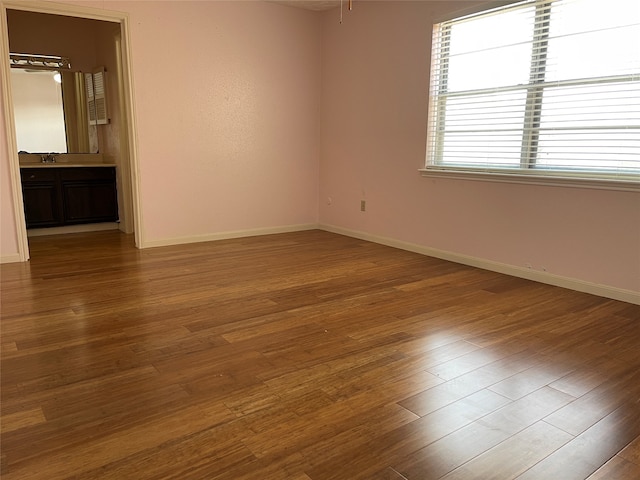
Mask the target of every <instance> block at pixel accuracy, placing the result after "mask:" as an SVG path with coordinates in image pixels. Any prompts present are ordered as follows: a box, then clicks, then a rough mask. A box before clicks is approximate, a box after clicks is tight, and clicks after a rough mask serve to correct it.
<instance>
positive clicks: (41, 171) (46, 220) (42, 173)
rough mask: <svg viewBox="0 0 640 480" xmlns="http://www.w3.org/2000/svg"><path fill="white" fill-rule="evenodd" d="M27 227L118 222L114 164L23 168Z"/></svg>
mask: <svg viewBox="0 0 640 480" xmlns="http://www.w3.org/2000/svg"><path fill="white" fill-rule="evenodd" d="M21 176H22V192H23V198H24V210H25V219H26V223H27V228H36V227H37V228H42V227H55V226H62V225H77V224H82V223H97V222H115V221H117V220H118V200H117V198H118V196H117V189H116V170H115V167H58V168H56V167H44V168H23V169H21Z"/></svg>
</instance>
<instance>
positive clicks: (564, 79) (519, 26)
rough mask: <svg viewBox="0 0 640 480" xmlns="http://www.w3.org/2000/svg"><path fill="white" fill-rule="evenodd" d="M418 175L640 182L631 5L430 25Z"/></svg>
mask: <svg viewBox="0 0 640 480" xmlns="http://www.w3.org/2000/svg"><path fill="white" fill-rule="evenodd" d="M430 88H431V91H430V114H429V117H430V118H429V130H428V141H427V165H426V169H425V171H436V172H437V171H441V172H442V171H444V172H460V171H461V172H473V173H488V174H503V175H504V174H506V175H517V176H519V177H520V178H522V177H523V176H525V175H530V176H535V177H538V176H546V177H547V178H548V177H556V178H557V177H566V178H574V177H577V178H581V177H584V178H598V179H608V180H627V181H629V180H630V181H632V182H634V181H638V180H640V1H638V0H608V1H606V2H603V1H602V0H528V1H522V2H519V3H516V4H512V5H509V6H506V7H500V8H497V9H493V10H490V11H486V12H482V13H480V14H474V15H469V16H465V17H461V18H457V19H454V20H451V21H446V22H443V23H439V24H437V25H435V26H434V34H433V48H432V67H431V86H430Z"/></svg>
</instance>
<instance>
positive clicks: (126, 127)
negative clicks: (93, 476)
mask: <svg viewBox="0 0 640 480" xmlns="http://www.w3.org/2000/svg"><path fill="white" fill-rule="evenodd" d="M1 13H2V15H3V19H2V20H3V23H4V24H5V26H7V27H8V28H6V29H3V30H4V31H5V32H7V33H6V34H5V35H3V36H4V37H5V38H3V39H2V41H3V45H4V46H5V48H3V49H2V50H5V49H6V47H9V48H8V49H7V51H6V52H4V51H3V52H2V54H3V57H4V61H3V62H2V69H3V70H4V72H3V73H4V75H3V77H4V78H6V79H8V78H9V75H8V72H9V69H10V67H9V58H8V53H9V51H12V52H13V50H14V49H15V48H14V46H16V45H17V48H19V49H20V50H23V52H20V53H34V54H60V53H63V54H64V55H65V56H67V57H69V58H70V60H71V62H72V68H74V69H75V70H76V71H82V70H87V69H89V70H90V69H92V68H93V67H96V66H98V65H100V66H103V67H105V69H106V71H107V72H108V73H107V75H108V77H107V83H106V85H107V93H108V95H109V97H110V101H109V107H110V111H109V122H108V123H107V124H104V125H100V126H99V130H100V132H99V137H100V139H99V140H100V154H101V155H102V156H103V158H104V163H110V164H115V165H116V171H117V185H118V205H119V218H120V222H119V224H118V225H117V228H119V230H121V231H123V232H124V233H133V234H134V235H135V244H136V246H137V247H138V248H140V247H141V246H142V239H141V236H140V231H141V229H140V228H139V218H140V216H139V211H140V209H139V199H138V193H137V192H138V178H137V171H138V169H137V159H136V155H135V152H136V149H135V144H134V142H135V135H134V131H135V130H134V116H133V104H132V94H131V91H132V82H131V73H130V72H131V65H130V60H129V59H130V55H129V48H128V45H129V41H128V38H129V36H128V26H127V21H128V19H127V16H126V14H122V13H119V12H109V11H103V10H96V9H87V8H85V7H79V6H74V5H61V4H57V5H51V6H49V5H46V4H45V5H43V4H42V3H41V2H37V3H36V2H24V1H19V0H10V1H4V2H3V4H2V12H1ZM12 27H13V28H12ZM14 32H17V33H14ZM60 32H63V33H62V34H61V33H60ZM43 39H44V40H43ZM53 39H55V40H53ZM39 42H40V43H39ZM25 50H26V51H25ZM52 50H55V51H52ZM74 63H75V65H74ZM2 95H3V101H4V102H5V105H6V104H7V103H9V104H10V103H11V102H12V98H11V88H10V85H7V88H5V89H3V92H2ZM7 110H8V112H9V114H6V115H5V118H6V123H7V125H6V130H7V143H8V145H9V149H10V152H9V157H10V158H9V166H10V169H11V171H12V172H11V173H12V186H13V192H12V194H13V199H14V206H15V217H16V219H17V220H20V221H16V223H17V230H18V231H17V233H18V237H19V242H18V243H19V244H20V245H19V250H20V256H21V259H22V260H23V261H26V260H28V258H29V246H28V235H27V231H26V224H25V221H24V204H23V198H22V188H21V184H20V160H19V158H18V154H17V152H18V149H17V148H16V147H17V145H16V144H15V138H16V137H15V121H14V119H15V117H14V115H13V109H12V108H11V107H10V108H8V109H5V112H7ZM81 229H82V228H81ZM97 229H99V227H97ZM72 230H73V229H71V231H72ZM66 231H68V230H65V229H64V227H63V228H62V231H60V229H57V230H55V229H54V230H51V233H52V234H54V233H64V232H66Z"/></svg>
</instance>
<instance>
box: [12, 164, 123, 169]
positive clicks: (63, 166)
mask: <svg viewBox="0 0 640 480" xmlns="http://www.w3.org/2000/svg"><path fill="white" fill-rule="evenodd" d="M115 166H116V165H115V163H23V164H21V165H20V168H71V167H74V168H77V167H82V168H86V167H115Z"/></svg>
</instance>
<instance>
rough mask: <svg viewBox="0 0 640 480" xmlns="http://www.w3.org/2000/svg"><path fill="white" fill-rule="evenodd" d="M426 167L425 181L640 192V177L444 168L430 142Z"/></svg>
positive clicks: (507, 1) (492, 4)
mask: <svg viewBox="0 0 640 480" xmlns="http://www.w3.org/2000/svg"><path fill="white" fill-rule="evenodd" d="M520 1H521V0H495V1H489V2H486V3H485V4H482V5H476V6H473V7H470V8H466V9H460V10H458V11H456V12H452V13H450V14H447V15H446V16H442V17H441V18H437V19H435V21H434V25H436V24H440V23H443V22H448V21H451V20H453V19H455V18H459V17H463V16H466V15H472V14H476V13H481V12H483V11H488V10H491V9H494V8H498V7H506V6H509V5H511V4H516V3H519V2H520ZM435 103H436V102H435V101H434V99H433V97H432V96H431V92H429V114H428V124H429V125H428V129H427V130H428V131H430V128H431V122H432V118H433V117H432V115H431V109H432V108H435ZM426 144H427V151H426V163H425V166H424V167H423V168H420V169H419V170H418V171H419V172H420V174H421V175H422V176H423V177H429V178H447V179H456V180H472V181H480V182H498V183H513V184H528V185H543V186H556V187H572V188H588V189H599V190H614V191H627V192H640V175H622V176H621V175H620V174H619V173H618V174H613V175H611V176H609V177H607V175H606V174H604V175H603V174H602V172H595V173H592V172H588V171H587V172H583V171H580V172H577V173H575V174H574V173H572V172H571V171H566V170H562V171H560V172H557V174H555V173H554V172H553V171H540V170H527V169H509V168H499V169H491V168H485V169H484V170H483V169H482V168H478V169H475V168H469V167H464V166H451V165H447V166H443V165H437V164H430V163H429V154H430V152H429V139H428V141H427V142H426Z"/></svg>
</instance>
